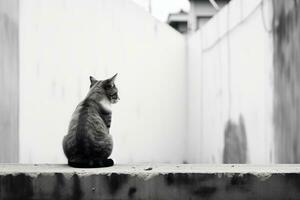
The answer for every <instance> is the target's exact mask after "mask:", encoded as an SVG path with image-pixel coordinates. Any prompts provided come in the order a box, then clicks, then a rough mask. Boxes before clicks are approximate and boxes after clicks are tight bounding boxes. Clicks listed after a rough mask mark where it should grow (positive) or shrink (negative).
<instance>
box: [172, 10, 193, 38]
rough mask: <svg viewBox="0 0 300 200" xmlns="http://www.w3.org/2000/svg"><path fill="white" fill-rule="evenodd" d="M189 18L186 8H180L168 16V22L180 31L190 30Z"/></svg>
mask: <svg viewBox="0 0 300 200" xmlns="http://www.w3.org/2000/svg"><path fill="white" fill-rule="evenodd" d="M188 19H189V14H188V12H186V11H184V10H180V11H179V12H177V13H170V14H169V16H168V20H167V23H168V24H169V25H170V26H172V27H173V28H174V29H176V30H177V31H178V32H180V33H183V34H185V33H187V32H188Z"/></svg>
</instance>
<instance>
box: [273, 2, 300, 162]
mask: <svg viewBox="0 0 300 200" xmlns="http://www.w3.org/2000/svg"><path fill="white" fill-rule="evenodd" d="M273 11H274V17H273V38H274V40H273V42H274V112H273V115H274V127H275V128H274V129H275V130H274V131H275V133H274V137H275V151H276V153H275V155H276V162H279V163H299V162H300V145H299V144H300V134H299V130H300V123H299V120H300V56H299V52H300V1H299V0H295V1H282V0H274V3H273Z"/></svg>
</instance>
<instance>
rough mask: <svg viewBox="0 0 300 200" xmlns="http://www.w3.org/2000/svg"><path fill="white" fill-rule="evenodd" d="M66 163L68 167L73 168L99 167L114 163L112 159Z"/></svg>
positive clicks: (109, 165)
mask: <svg viewBox="0 0 300 200" xmlns="http://www.w3.org/2000/svg"><path fill="white" fill-rule="evenodd" d="M68 165H69V166H70V167H75V168H99V167H111V166H113V165H114V161H113V160H112V159H106V160H101V161H92V162H89V163H80V162H72V161H68Z"/></svg>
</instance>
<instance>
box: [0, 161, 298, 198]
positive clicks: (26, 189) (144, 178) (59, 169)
mask: <svg viewBox="0 0 300 200" xmlns="http://www.w3.org/2000/svg"><path fill="white" fill-rule="evenodd" d="M0 199H1V200H2V199H75V200H76V199H78V200H79V199H230V200H234V199H272V200H273V199H300V165H272V166H253V165H150V164H149V165H118V166H114V167H110V168H101V169H74V168H70V167H68V166H66V165H0Z"/></svg>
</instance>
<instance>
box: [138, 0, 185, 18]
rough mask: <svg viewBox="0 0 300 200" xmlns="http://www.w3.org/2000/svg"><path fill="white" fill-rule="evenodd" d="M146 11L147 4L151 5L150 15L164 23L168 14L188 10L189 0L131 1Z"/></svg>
mask: <svg viewBox="0 0 300 200" xmlns="http://www.w3.org/2000/svg"><path fill="white" fill-rule="evenodd" d="M132 1H134V2H136V3H137V4H139V5H140V6H142V7H144V8H145V9H147V10H148V7H149V2H150V1H151V5H152V15H153V16H154V17H156V18H158V19H159V20H161V21H166V20H167V17H168V14H169V13H171V12H177V11H179V10H180V9H184V10H186V11H188V10H189V0H132Z"/></svg>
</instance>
